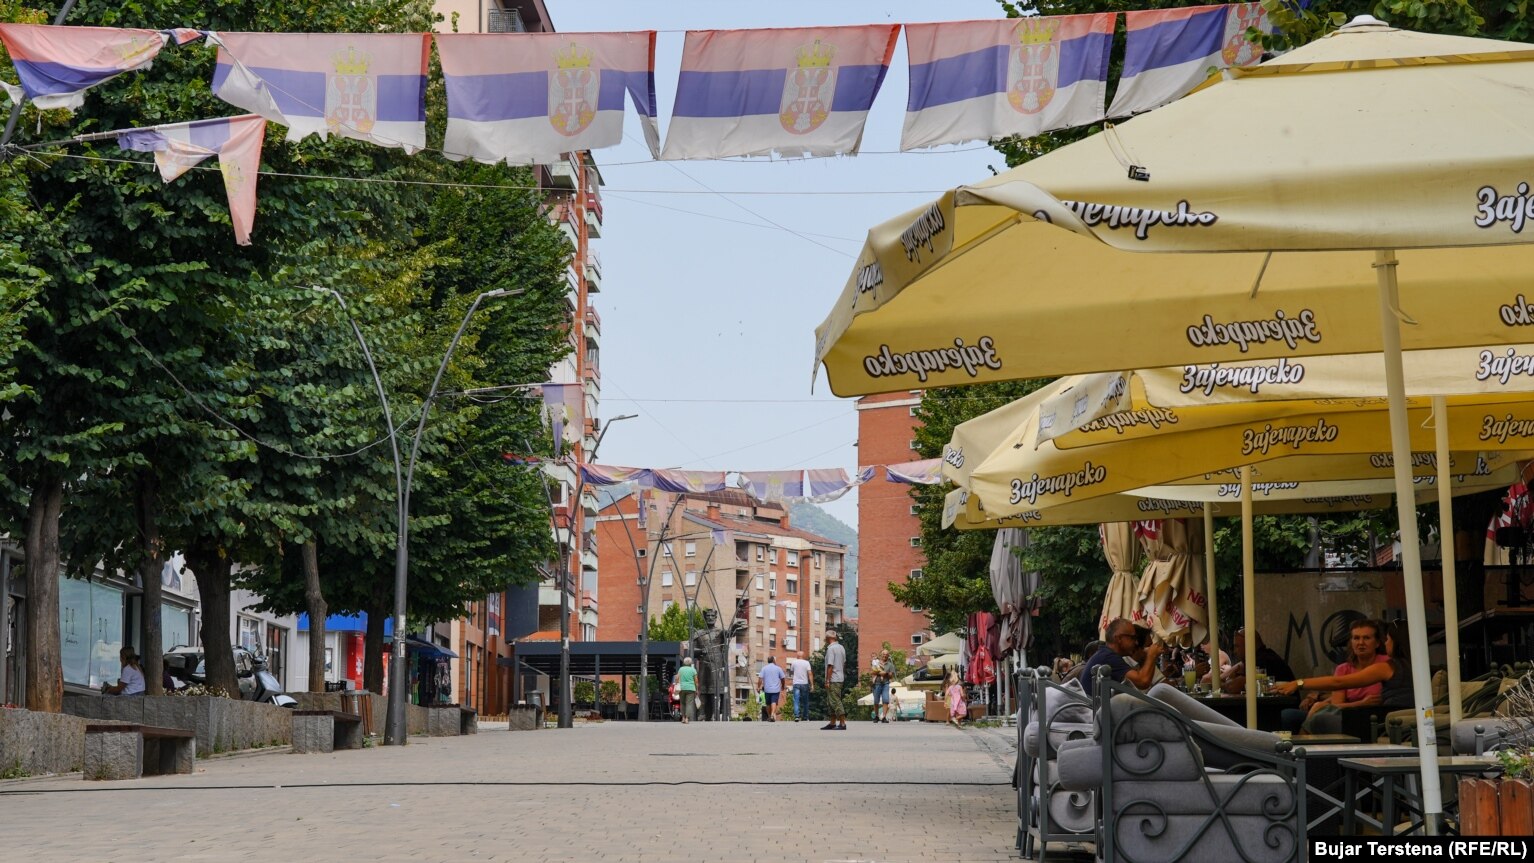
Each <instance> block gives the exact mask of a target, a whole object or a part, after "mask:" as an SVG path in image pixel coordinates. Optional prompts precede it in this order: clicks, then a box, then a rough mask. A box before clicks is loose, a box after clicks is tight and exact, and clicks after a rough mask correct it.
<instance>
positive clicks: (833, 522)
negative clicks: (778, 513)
mask: <svg viewBox="0 0 1534 863" xmlns="http://www.w3.org/2000/svg"><path fill="white" fill-rule="evenodd" d="M788 517H789V521H790V522H792V523H793V525H794V527H797V528H800V529H801V530H807V531H809V532H810V533H814V534H819V535H820V536H823V537H825V538H826V539H829V540H833V541H835V542H839V543H841V544H843V545H845V546H847V577H846V582H847V594H848V595H849V596H851V597H852V602H850V603H848V605H847V611H848V613H851V612H853V611H854V610H856V608H857V604H856V603H857V596H858V532H857V530H856V529H854V528H852V527H850V526H848V524H847V523H846V522H844V521H842V520H841V519H839V518H837V517H836V516H834V515H832V514H830V513H829V512H826V511H825V510H823V509H821V508H820V507H818V506H816V505H815V504H813V503H796V504H794V505H793V506H792V507H791V508H790V509H789V512H788Z"/></svg>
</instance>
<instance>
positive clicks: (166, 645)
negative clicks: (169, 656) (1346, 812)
mask: <svg viewBox="0 0 1534 863" xmlns="http://www.w3.org/2000/svg"><path fill="white" fill-rule="evenodd" d="M191 644H192V610H191V609H190V608H182V607H181V606H179V605H162V606H160V647H161V649H163V650H170V649H171V648H172V647H190V646H191Z"/></svg>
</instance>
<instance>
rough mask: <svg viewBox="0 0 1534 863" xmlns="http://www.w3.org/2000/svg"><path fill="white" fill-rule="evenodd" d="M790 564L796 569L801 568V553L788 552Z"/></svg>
mask: <svg viewBox="0 0 1534 863" xmlns="http://www.w3.org/2000/svg"><path fill="white" fill-rule="evenodd" d="M788 565H789V566H791V567H793V568H794V569H798V568H799V555H798V554H797V553H795V552H789V553H788Z"/></svg>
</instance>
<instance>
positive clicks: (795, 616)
mask: <svg viewBox="0 0 1534 863" xmlns="http://www.w3.org/2000/svg"><path fill="white" fill-rule="evenodd" d="M783 619H784V620H785V621H787V623H788V628H789V629H798V628H799V609H797V608H794V607H793V606H789V607H788V608H785V609H783Z"/></svg>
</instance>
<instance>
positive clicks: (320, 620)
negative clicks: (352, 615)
mask: <svg viewBox="0 0 1534 863" xmlns="http://www.w3.org/2000/svg"><path fill="white" fill-rule="evenodd" d="M303 565H304V610H305V611H306V612H307V613H308V615H309V691H310V692H324V691H325V616H326V615H327V614H329V609H328V608H327V607H326V605H325V593H324V591H323V590H321V589H320V553H319V544H318V542H317V541H315V540H310V541H308V542H306V543H304V547H303Z"/></svg>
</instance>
